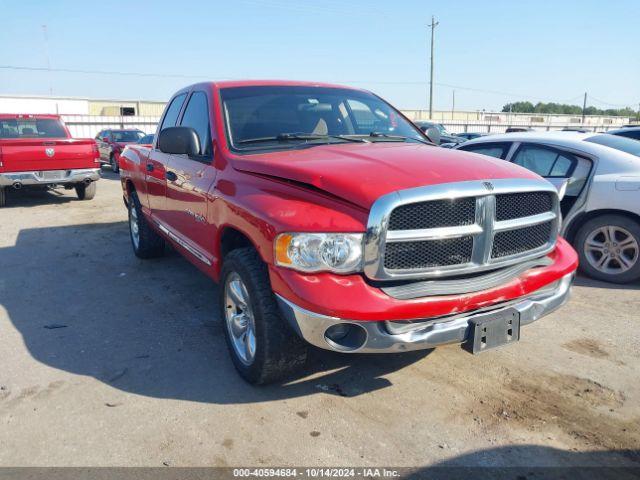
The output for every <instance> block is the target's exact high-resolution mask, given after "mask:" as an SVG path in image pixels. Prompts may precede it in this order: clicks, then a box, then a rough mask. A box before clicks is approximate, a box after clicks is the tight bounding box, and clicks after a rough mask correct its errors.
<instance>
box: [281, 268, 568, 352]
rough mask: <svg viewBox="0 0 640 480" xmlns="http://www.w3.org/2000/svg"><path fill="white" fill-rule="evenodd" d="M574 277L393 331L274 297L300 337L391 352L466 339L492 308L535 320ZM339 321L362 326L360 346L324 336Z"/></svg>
mask: <svg viewBox="0 0 640 480" xmlns="http://www.w3.org/2000/svg"><path fill="white" fill-rule="evenodd" d="M573 277H574V274H573V273H571V274H569V275H566V276H565V277H563V278H562V279H561V280H559V281H558V282H556V283H555V284H554V285H553V287H552V288H548V287H545V288H542V289H540V290H538V291H536V292H533V293H532V294H531V295H529V296H527V297H525V298H520V299H517V300H515V301H513V302H508V303H505V304H500V305H499V306H494V307H491V309H484V310H475V311H473V312H467V313H464V314H460V315H452V316H448V317H445V318H442V319H441V320H440V319H436V320H433V321H429V320H428V319H425V320H424V321H416V322H415V323H414V324H413V325H411V324H409V325H410V329H409V330H407V331H403V333H396V334H392V333H390V332H389V328H388V327H387V322H384V321H368V322H362V321H352V320H344V319H341V318H337V317H329V316H326V315H319V314H317V313H313V312H310V311H309V310H305V309H303V308H300V307H299V306H297V305H294V304H293V303H291V302H289V301H288V300H285V299H284V298H282V297H281V296H279V295H276V298H277V300H278V303H279V305H280V309H281V310H282V313H283V314H284V316H285V318H286V319H287V320H288V322H289V324H290V325H291V327H292V328H293V329H294V330H295V331H296V332H297V333H298V334H299V335H300V336H301V337H302V338H303V339H305V340H306V341H307V342H309V343H310V344H312V345H315V346H316V347H320V348H324V349H327V350H335V351H340V352H348V353H393V352H406V351H410V350H423V349H430V348H434V347H438V346H440V345H446V344H450V343H463V342H466V341H467V340H469V339H470V336H471V326H470V323H471V320H473V319H474V317H478V316H481V315H486V314H487V312H491V311H492V312H496V311H499V310H502V309H507V308H514V309H516V310H517V311H518V312H519V313H520V325H521V326H522V325H527V324H529V323H532V322H535V321H536V320H538V319H540V318H542V317H543V316H545V315H547V314H549V313H551V312H552V311H554V310H555V309H557V308H559V307H560V306H562V305H563V304H564V303H565V302H566V301H567V300H568V299H569V295H570V290H571V283H572V281H573ZM340 323H352V324H356V325H358V326H360V327H362V328H363V329H364V331H365V332H366V340H365V341H364V343H363V344H362V346H360V347H359V348H355V349H345V348H341V347H340V346H338V345H336V344H334V343H330V341H328V340H327V339H326V338H325V332H326V331H327V329H328V328H329V327H331V326H333V325H336V324H340ZM394 323H395V322H394Z"/></svg>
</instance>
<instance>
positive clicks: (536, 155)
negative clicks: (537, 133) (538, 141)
mask: <svg viewBox="0 0 640 480" xmlns="http://www.w3.org/2000/svg"><path fill="white" fill-rule="evenodd" d="M512 162H513V163H515V164H516V165H520V166H521V167H524V168H526V169H528V170H531V171H533V172H535V173H537V174H538V175H540V176H541V177H556V178H567V177H569V176H570V175H571V170H572V169H573V166H574V165H575V164H576V159H575V157H574V156H573V155H570V154H565V153H562V152H560V151H558V150H556V149H553V148H548V147H544V146H540V145H526V144H525V145H522V146H521V147H520V148H519V149H518V151H517V152H516V154H515V155H514V157H513V160H512Z"/></svg>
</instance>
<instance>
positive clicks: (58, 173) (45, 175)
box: [40, 170, 66, 180]
mask: <svg viewBox="0 0 640 480" xmlns="http://www.w3.org/2000/svg"><path fill="white" fill-rule="evenodd" d="M65 175H66V171H64V170H43V171H42V172H40V178H41V179H43V180H62V179H63V178H64V177H65Z"/></svg>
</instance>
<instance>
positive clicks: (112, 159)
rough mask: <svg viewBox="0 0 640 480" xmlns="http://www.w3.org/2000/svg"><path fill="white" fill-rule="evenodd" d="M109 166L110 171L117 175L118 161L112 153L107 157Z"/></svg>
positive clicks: (118, 169)
mask: <svg viewBox="0 0 640 480" xmlns="http://www.w3.org/2000/svg"><path fill="white" fill-rule="evenodd" d="M109 164H110V165H111V170H112V171H113V172H114V173H118V172H119V171H120V165H118V160H117V159H116V156H115V155H114V154H113V153H112V154H111V155H110V156H109Z"/></svg>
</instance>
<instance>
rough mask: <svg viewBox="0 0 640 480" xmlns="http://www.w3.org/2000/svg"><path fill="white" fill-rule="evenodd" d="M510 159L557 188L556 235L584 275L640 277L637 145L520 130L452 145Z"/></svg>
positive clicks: (639, 162)
mask: <svg viewBox="0 0 640 480" xmlns="http://www.w3.org/2000/svg"><path fill="white" fill-rule="evenodd" d="M457 148H458V149H460V150H465V151H468V152H474V153H479V154H483V155H489V156H492V157H496V158H500V159H502V160H505V161H508V162H512V163H516V164H518V165H521V166H523V167H525V168H528V169H529V170H532V171H534V172H536V173H537V174H539V175H541V176H543V177H545V178H546V179H547V180H549V181H550V182H551V183H553V184H554V185H556V187H557V188H559V189H560V190H561V191H564V197H563V198H562V203H561V210H562V215H563V218H564V221H563V227H562V234H563V236H564V237H565V238H566V239H567V240H569V241H570V242H571V243H572V244H573V246H574V247H575V248H576V250H577V251H578V254H579V256H580V266H581V268H582V270H583V271H584V272H585V273H586V274H587V275H589V276H591V277H594V278H597V279H600V280H605V281H609V282H615V283H627V282H631V281H634V280H637V279H639V278H640V258H639V256H640V142H638V141H636V140H631V139H629V138H625V137H620V136H616V135H609V134H605V133H577V132H523V133H510V134H506V135H492V136H490V137H482V138H477V139H475V140H470V141H468V142H466V143H464V144H463V145H460V146H458V147H457Z"/></svg>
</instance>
